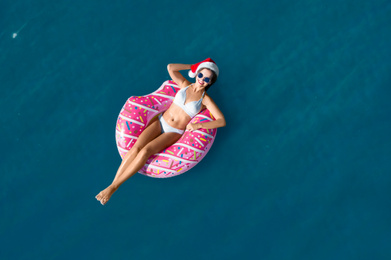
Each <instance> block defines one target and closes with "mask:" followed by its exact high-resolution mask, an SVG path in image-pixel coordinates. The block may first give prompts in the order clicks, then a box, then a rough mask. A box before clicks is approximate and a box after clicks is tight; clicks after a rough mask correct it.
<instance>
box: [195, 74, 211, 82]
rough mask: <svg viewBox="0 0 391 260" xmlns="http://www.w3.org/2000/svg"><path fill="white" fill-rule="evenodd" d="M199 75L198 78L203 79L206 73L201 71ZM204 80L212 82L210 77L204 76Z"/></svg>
mask: <svg viewBox="0 0 391 260" xmlns="http://www.w3.org/2000/svg"><path fill="white" fill-rule="evenodd" d="M197 76H198V78H200V79H202V77H203V76H204V75H203V74H202V73H201V72H200V73H198V75H197ZM204 81H205V82H206V83H209V82H210V78H208V77H205V78H204Z"/></svg>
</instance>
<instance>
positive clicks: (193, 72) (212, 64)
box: [189, 58, 219, 78]
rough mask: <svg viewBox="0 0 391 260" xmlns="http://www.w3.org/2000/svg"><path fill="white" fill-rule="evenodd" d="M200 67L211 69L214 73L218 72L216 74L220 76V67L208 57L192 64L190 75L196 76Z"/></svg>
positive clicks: (191, 76)
mask: <svg viewBox="0 0 391 260" xmlns="http://www.w3.org/2000/svg"><path fill="white" fill-rule="evenodd" d="M200 69H210V70H212V71H213V72H214V73H216V76H219V68H218V67H217V65H216V63H215V62H214V61H213V60H212V59H211V58H207V59H206V60H203V61H200V62H198V63H196V64H194V65H191V70H189V77H190V78H195V76H196V74H197V71H199V70H200Z"/></svg>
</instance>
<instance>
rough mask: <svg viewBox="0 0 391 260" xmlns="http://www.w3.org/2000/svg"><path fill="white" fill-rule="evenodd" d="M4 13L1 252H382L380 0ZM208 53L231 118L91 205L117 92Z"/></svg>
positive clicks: (390, 125)
mask: <svg viewBox="0 0 391 260" xmlns="http://www.w3.org/2000/svg"><path fill="white" fill-rule="evenodd" d="M0 10H1V11H0V12H1V13H0V14H1V15H0V51H1V55H0V66H1V67H0V69H1V70H0V88H1V95H0V111H1V132H0V133H1V138H0V140H1V143H0V144H1V149H2V150H1V156H0V172H1V175H0V183H1V193H0V194H1V202H0V220H1V221H0V232H1V233H0V242H1V243H0V244H1V250H0V259H197V260H198V259H300V260H302V259H317V260H321V259H344V260H345V259H389V258H390V257H391V250H390V247H389V244H390V242H391V240H390V239H391V237H390V234H391V223H390V219H391V210H390V203H389V198H390V192H389V190H390V188H389V187H390V186H391V177H390V172H391V171H390V170H391V160H390V154H391V148H390V146H391V138H390V132H391V121H390V115H391V114H390V113H391V107H390V101H389V99H390V97H391V95H390V94H391V91H390V89H391V88H390V86H391V77H390V75H391V74H390V71H391V60H390V57H391V48H390V46H391V30H390V24H391V2H390V1H386V0H375V1H353V0H347V1H336V0H331V1H318V0H315V1H310V0H299V1H293V2H292V1H285V0H281V1H201V2H183V1H101V0H98V1H91V0H87V1H81V2H80V1H79V2H76V1H71V2H70V1H62V0H60V1H43V0H39V1H26V0H20V1H9V0H8V1H7V0H6V1H2V3H1V6H0ZM207 57H211V58H212V59H214V60H215V61H216V63H217V65H218V66H219V68H220V77H219V79H218V81H217V83H216V84H215V85H214V86H213V87H212V88H211V89H210V90H209V95H210V96H211V97H212V98H213V99H214V101H215V102H216V103H217V105H218V106H219V108H220V109H221V111H222V112H223V113H224V116H225V118H226V121H227V126H226V127H225V128H221V129H219V130H218V133H217V137H216V140H215V143H214V145H213V147H212V149H211V151H210V152H209V153H208V155H207V156H206V157H205V158H204V160H203V161H202V162H200V163H199V164H198V165H197V166H196V167H195V168H193V169H192V170H191V171H189V172H186V173H185V174H183V175H180V176H178V177H174V178H170V179H164V180H161V179H153V178H149V177H146V176H142V175H139V174H137V175H135V176H134V177H132V178H131V179H130V180H128V181H127V182H126V183H125V184H124V185H123V186H121V188H120V189H119V190H118V191H117V192H116V193H115V194H114V195H113V197H112V199H111V200H110V201H109V203H108V204H107V205H105V206H102V205H100V204H99V202H97V201H96V200H95V198H94V197H95V195H96V194H97V193H98V192H99V191H100V190H102V189H104V188H105V187H106V186H107V185H108V184H110V182H111V181H112V179H113V177H114V175H115V173H116V170H117V168H118V166H119V164H120V162H121V161H120V157H119V154H118V151H117V148H116V144H115V123H116V119H117V116H118V113H119V111H120V109H121V107H122V105H123V104H124V102H125V101H126V99H127V98H128V97H129V96H132V95H145V94H148V93H151V92H153V91H154V90H156V89H157V88H158V87H159V86H160V85H161V83H162V82H163V81H165V80H167V79H169V75H168V73H167V70H166V66H167V64H168V63H187V64H192V63H196V62H199V61H201V60H203V59H205V58H207ZM183 74H184V75H187V72H186V71H183Z"/></svg>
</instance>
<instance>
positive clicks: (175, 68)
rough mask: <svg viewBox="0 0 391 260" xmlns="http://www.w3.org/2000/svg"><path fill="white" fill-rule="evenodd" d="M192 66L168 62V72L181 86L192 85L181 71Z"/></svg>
mask: <svg viewBox="0 0 391 260" xmlns="http://www.w3.org/2000/svg"><path fill="white" fill-rule="evenodd" d="M190 68H191V64H176V63H172V64H168V65H167V70H168V74H170V77H171V79H172V80H173V81H175V83H176V84H178V86H179V87H180V88H184V87H186V86H188V85H190V82H189V81H188V80H187V79H186V78H185V77H183V76H182V74H181V73H180V72H179V71H180V70H189V69H190Z"/></svg>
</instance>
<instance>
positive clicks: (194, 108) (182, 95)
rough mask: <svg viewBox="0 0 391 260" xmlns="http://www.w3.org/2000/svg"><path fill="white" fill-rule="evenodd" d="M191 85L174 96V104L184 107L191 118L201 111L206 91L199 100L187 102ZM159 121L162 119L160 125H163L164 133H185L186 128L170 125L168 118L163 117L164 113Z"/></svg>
mask: <svg viewBox="0 0 391 260" xmlns="http://www.w3.org/2000/svg"><path fill="white" fill-rule="evenodd" d="M189 87H190V86H187V87H186V88H182V89H180V90H179V91H178V93H177V94H176V96H175V98H174V104H175V105H177V106H179V107H180V108H182V109H183V110H184V111H185V112H186V114H188V115H189V116H190V117H191V118H193V117H195V116H196V115H197V114H198V112H200V110H201V107H202V100H203V98H204V95H205V91H204V93H203V94H202V97H201V98H200V99H199V100H196V101H192V102H189V103H187V104H186V90H187V89H188V88H189ZM159 121H160V126H161V127H162V133H171V132H174V133H178V134H183V132H184V130H181V129H176V128H174V127H172V126H170V125H169V124H168V123H167V122H166V120H164V118H163V117H162V115H161V114H160V115H159Z"/></svg>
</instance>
